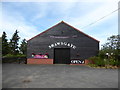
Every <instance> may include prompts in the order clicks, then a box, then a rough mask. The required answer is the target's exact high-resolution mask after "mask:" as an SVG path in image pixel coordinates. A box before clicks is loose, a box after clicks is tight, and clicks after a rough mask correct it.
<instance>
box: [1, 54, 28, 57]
mask: <svg viewBox="0 0 120 90" xmlns="http://www.w3.org/2000/svg"><path fill="white" fill-rule="evenodd" d="M3 57H26V55H23V54H17V55H12V54H7V55H5V56H3Z"/></svg>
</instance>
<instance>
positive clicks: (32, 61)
mask: <svg viewBox="0 0 120 90" xmlns="http://www.w3.org/2000/svg"><path fill="white" fill-rule="evenodd" d="M88 63H93V62H91V61H90V60H85V64H70V65H86V64H88ZM27 64H53V59H35V58H28V59H27Z"/></svg>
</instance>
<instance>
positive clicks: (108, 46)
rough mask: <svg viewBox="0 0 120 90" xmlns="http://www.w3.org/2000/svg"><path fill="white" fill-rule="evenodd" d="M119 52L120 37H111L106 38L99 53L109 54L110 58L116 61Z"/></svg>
mask: <svg viewBox="0 0 120 90" xmlns="http://www.w3.org/2000/svg"><path fill="white" fill-rule="evenodd" d="M119 51H120V35H112V36H111V37H109V38H107V42H106V43H105V44H104V45H102V49H101V52H104V54H105V53H109V54H110V55H111V54H112V55H111V57H112V58H114V59H115V60H118V58H119Z"/></svg>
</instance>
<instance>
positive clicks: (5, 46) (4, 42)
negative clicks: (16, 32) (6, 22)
mask: <svg viewBox="0 0 120 90" xmlns="http://www.w3.org/2000/svg"><path fill="white" fill-rule="evenodd" d="M8 53H9V45H8V40H7V34H6V33H5V32H3V34H2V55H3V56H4V55H6V54H8Z"/></svg>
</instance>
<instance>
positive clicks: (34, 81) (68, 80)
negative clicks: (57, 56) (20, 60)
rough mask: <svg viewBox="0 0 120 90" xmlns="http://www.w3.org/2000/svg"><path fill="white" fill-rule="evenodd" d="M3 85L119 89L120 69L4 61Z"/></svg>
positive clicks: (13, 86)
mask: <svg viewBox="0 0 120 90" xmlns="http://www.w3.org/2000/svg"><path fill="white" fill-rule="evenodd" d="M2 69H3V75H2V79H3V80H2V81H3V82H2V87H3V88H118V70H117V69H97V68H96V69H95V68H90V67H88V66H80V65H55V64H54V65H26V64H3V65H2Z"/></svg>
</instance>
